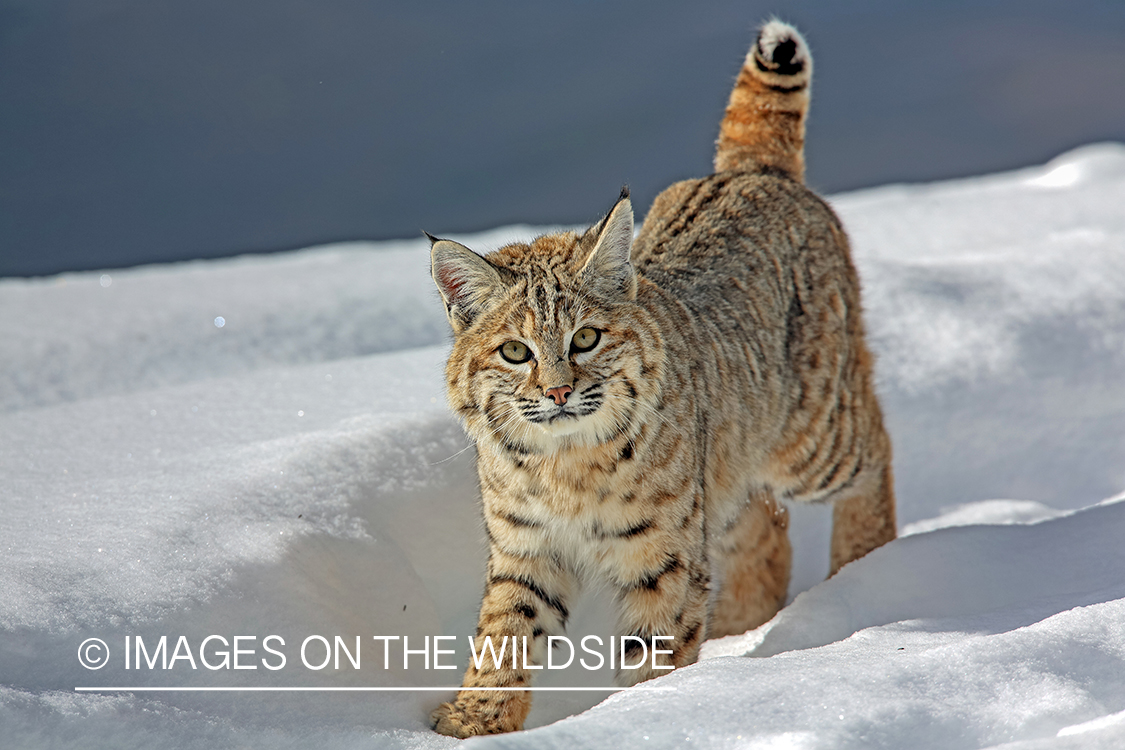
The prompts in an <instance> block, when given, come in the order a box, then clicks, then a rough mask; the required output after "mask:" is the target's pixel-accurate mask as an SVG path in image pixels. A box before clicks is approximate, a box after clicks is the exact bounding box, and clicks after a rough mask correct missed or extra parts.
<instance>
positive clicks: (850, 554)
mask: <svg viewBox="0 0 1125 750" xmlns="http://www.w3.org/2000/svg"><path fill="white" fill-rule="evenodd" d="M895 536H896V531H895V496H894V478H893V475H892V474H891V467H890V465H889V464H888V465H886V466H884V467H883V468H882V469H881V470H878V471H875V472H872V473H871V474H869V475H868V476H867V477H866V481H862V482H857V483H856V484H855V486H853V487H850V488H848V489H847V490H846V491H844V492H843V493H842V494H841V495H840V496H839V497H838V498H836V499H835V500H834V501H833V503H832V548H831V566H832V567H831V570H830V572H829V576H833V575H835V574H836V571H837V570H839V569H840V568H842V567H844V566H845V565H847V564H848V563H850V562H851V561H852V560H858V559H859V558H861V557H863V556H864V555H866V554H867V553H868V552H870V551H871V550H873V549H875V548H876V547H881V546H882V545H884V544H886V543H887V542H889V541H891V540H892V539H894V538H895Z"/></svg>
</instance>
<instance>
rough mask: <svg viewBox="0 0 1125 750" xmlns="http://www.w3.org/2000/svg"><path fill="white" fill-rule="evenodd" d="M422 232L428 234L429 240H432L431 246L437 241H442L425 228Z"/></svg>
mask: <svg viewBox="0 0 1125 750" xmlns="http://www.w3.org/2000/svg"><path fill="white" fill-rule="evenodd" d="M422 234H424V235H426V239H428V240H429V241H430V246H431V247H432V246H433V244H434V243H435V242H440V241H441V240H440V239H438V238H437V237H434V236H433V235H432V234H430V233H429V232H427V231H426V230H425V229H423V230H422Z"/></svg>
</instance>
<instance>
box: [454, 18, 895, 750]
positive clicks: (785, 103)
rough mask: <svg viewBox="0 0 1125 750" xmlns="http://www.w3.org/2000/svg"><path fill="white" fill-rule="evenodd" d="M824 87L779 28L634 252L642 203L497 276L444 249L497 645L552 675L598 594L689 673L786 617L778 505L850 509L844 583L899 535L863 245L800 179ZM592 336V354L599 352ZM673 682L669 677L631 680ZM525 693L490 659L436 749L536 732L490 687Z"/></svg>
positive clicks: (485, 263)
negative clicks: (864, 291)
mask: <svg viewBox="0 0 1125 750" xmlns="http://www.w3.org/2000/svg"><path fill="white" fill-rule="evenodd" d="M811 66H812V59H811V56H810V55H809V53H808V49H807V46H806V45H805V43H804V40H803V39H801V37H800V35H799V34H798V33H797V32H796V30H795V29H793V28H792V27H789V26H786V25H784V24H780V23H778V22H770V23H769V24H767V25H765V26H764V27H763V28H762V29H761V31H760V34H759V38H758V40H757V41H756V42H755V44H754V46H753V47H752V48H751V51H750V53H749V55H748V56H747V60H746V63H745V64H744V66H743V69H742V71H741V73H740V75H739V78H738V82H737V84H736V86H735V90H734V92H733V93H732V96H731V105H730V107H729V108H728V110H727V115H726V117H725V119H724V120H723V124H722V127H721V134H720V138H719V142H718V147H717V151H716V167H717V172H716V173H715V174H713V175H711V176H709V177H705V178H703V179H697V180H688V181H685V182H680V183H677V184H675V185H672V186H671V187H670V188H668V189H667V190H666V191H664V193H662V194H661V195H660V196H659V197H658V198H657V199H656V201H655V202H654V204H653V206H652V209H651V210H650V211H649V213H648V216H647V218H646V220H645V223H644V226H643V227H642V228H641V231H640V234H639V236H637V237H636V239H635V240H634V236H633V213H632V208H631V204H630V202H629V198H628V194H627V193H623V194H622V196H621V197H620V198H619V200H618V201H617V203H616V204H615V205H614V207H613V209H612V210H611V211H610V212H609V214H608V215H607V216H606V217H605V218H604V219H603V220H602V221H601V222H599V223H598V224H597V225H595V226H593V227H591V228H590V229H589V230H588V231H586V232H584V233H582V234H578V233H573V232H568V233H562V234H554V235H548V236H544V237H539V238H538V239H536V240H534V241H533V242H531V243H530V244H514V245H509V246H507V247H504V248H501V249H500V250H497V251H496V252H493V253H490V254H489V255H487V256H485V257H481V256H479V255H477V254H475V253H473V252H472V251H471V250H469V249H468V248H466V247H464V246H461V245H458V244H457V243H454V242H450V241H448V240H437V239H435V240H434V242H433V249H432V263H433V268H432V270H433V276H434V279H435V281H436V283H437V286H438V289H439V291H440V292H441V294H442V298H443V300H444V302H445V305H446V310H447V312H448V315H449V319H450V323H451V325H452V327H453V331H454V334H455V337H454V344H453V351H452V353H451V355H450V358H449V362H448V365H447V369H446V377H447V381H448V392H449V403H450V406H451V407H452V409H453V411H454V412H455V413H456V414H457V415H458V416H459V417H460V419H461V420H462V422H463V423H464V425H465V428H466V430H467V431H468V433H469V435H470V436H471V437H472V438H473V439H474V441H475V442H476V446H477V469H478V473H479V477H480V489H481V497H482V501H483V509H484V523H485V528H486V531H487V534H488V539H489V545H490V555H489V561H488V570H487V577H486V584H485V592H484V599H483V601H482V603H481V609H480V620H479V625H478V630H477V649H478V650H480V649H482V648H483V647H484V646H483V644H484V639H485V637H488V636H491V638H492V640H493V641H495V642H497V643H499V642H500V640H501V639H502V638H503V637H504V636H515V637H517V638H521V639H522V638H523V637H527V638H528V640H529V641H530V642H532V643H534V645H535V649H534V654H536V656H537V658H540V659H541V658H542V656H543V648H544V642H545V640H546V636H547V635H551V634H560V633H561V632H562V630H563V628H565V626H566V622H567V619H568V617H569V615H570V610H569V607H570V605H571V601H572V599H573V596H574V594H575V592H576V591H577V588H578V586H579V583H580V582H581V581H582V580H583V579H584V578H591V577H596V578H598V579H599V580H601V581H603V582H606V583H608V584H609V585H610V586H612V587H613V589H614V590H615V591H616V593H617V599H618V602H619V607H620V620H619V628H618V632H619V633H620V634H621V635H636V636H640V637H642V638H645V639H647V638H649V637H650V636H653V635H660V636H674V640H673V641H672V642H671V651H672V653H671V654H670V655H669V656H666V657H663V662H662V664H663V665H666V666H672V667H680V666H683V665H686V664H690V663H692V662H694V661H695V659H696V657H697V655H698V652H699V646H700V643H702V641H703V640H704V639H705V638H708V637H714V636H720V635H725V634H729V633H740V632H743V631H745V630H747V629H749V628H752V627H755V626H757V625H759V624H761V623H763V622H765V621H766V620H768V619H769V618H770V617H772V616H773V615H774V613H776V612H777V610H778V609H779V608H780V606H781V605H782V604H783V603H784V600H785V596H786V588H787V586H788V580H789V567H790V548H789V542H788V538H787V536H786V527H787V516H786V511H785V509H784V506H783V505H782V504H781V502H780V501H783V500H784V501H790V500H807V501H824V502H831V503H833V504H834V506H835V510H834V528H833V532H832V542H831V544H832V548H831V564H832V572H835V571H836V570H837V569H838V568H839V567H841V566H842V565H844V564H846V563H847V562H849V561H851V560H854V559H856V558H857V557H860V556H862V555H864V554H866V553H867V552H868V551H870V550H871V549H873V548H875V547H877V546H879V545H880V544H883V543H884V542H886V541H888V540H890V539H892V538H893V537H894V534H895V519H894V498H893V493H892V479H891V468H890V452H891V448H890V442H889V440H888V438H887V435H886V432H885V431H884V429H883V424H882V416H881V413H880V410H879V404H878V401H877V399H876V396H875V392H874V385H873V379H872V372H871V356H870V354H869V353H868V350H867V347H866V345H865V344H864V335H863V324H862V321H861V315H860V300H859V284H858V281H857V279H856V274H855V269H854V268H853V266H852V262H851V259H850V257H849V250H848V241H847V237H846V235H845V233H844V230H843V228H842V226H841V225H840V222H839V220H838V219H837V218H836V216H835V215H834V214H833V213H832V210H831V209H830V208H828V206H827V205H825V203H824V202H822V201H821V200H820V199H819V198H817V197H816V196H815V195H813V194H812V193H811V192H809V191H808V190H807V189H806V188H805V187H804V185H803V184H802V172H803V157H802V153H801V151H802V149H803V138H804V116H805V111H806V108H807V105H808V85H809V77H810V74H811ZM586 329H593V330H594V331H596V332H597V333H598V336H597V343H596V345H595V346H593V347H592V348H591V349H590V350H589V351H579V350H578V349H577V348H576V345H575V343H574V342H575V337H576V334H578V333H579V332H580V331H585V330H586ZM584 336H585V338H583V339H582V340H590V339H591V336H590V335H589V333H588V332H587V333H586V334H584ZM508 342H516V345H513V347H512V348H510V349H504V346H505V344H506V343H508ZM520 345H522V346H523V347H526V350H525V349H521V348H520ZM506 351H509V352H516V353H517V354H519V355H523V354H524V353H526V354H527V356H528V359H527V360H526V361H510V359H509V358H506V357H505V354H504V352H506ZM515 359H516V360H518V359H519V357H518V356H517V357H515ZM661 673H662V672H660V671H655V670H653V669H652V668H651V662H650V664H649V667H648V668H646V669H640V670H636V671H628V672H622V673H620V674H619V681H621V682H623V683H627V682H631V681H639V680H645V679H649V678H651V677H654V676H657V675H658V674H661ZM530 680H531V672H530V671H528V670H526V669H522V668H512V665H511V663H510V662H506V663H505V664H502V665H500V666H499V667H496V666H494V665H493V664H491V662H490V660H488V659H486V660H485V661H484V663H483V664H482V666H481V668H480V669H477V668H476V667H475V666H474V665H473V664H470V666H469V668H468V671H467V672H466V673H465V678H464V683H463V689H462V690H461V692H460V693H458V695H457V698H456V700H454V701H453V702H451V703H446V704H444V705H442V706H441V707H439V708H438V709H437V710H436V711H435V712H434V715H433V720H434V722H435V725H436V729H437V730H438V731H439V732H442V733H444V734H449V735H454V736H459V737H466V736H470V735H475V734H486V733H497V732H507V731H512V730H516V729H519V728H520V727H521V726H522V724H523V720H524V718H525V717H526V715H527V712H528V710H529V707H530V697H529V696H530V694H529V693H527V692H524V691H513V692H488V691H479V690H477V691H475V690H473V688H480V687H524V686H528V685H529V684H530Z"/></svg>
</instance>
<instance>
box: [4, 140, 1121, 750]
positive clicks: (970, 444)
mask: <svg viewBox="0 0 1125 750" xmlns="http://www.w3.org/2000/svg"><path fill="white" fill-rule="evenodd" d="M831 202H832V204H833V206H834V207H835V208H836V209H837V211H838V212H839V213H840V215H841V217H842V218H843V219H844V222H845V224H846V225H847V226H848V228H849V231H850V234H851V237H852V241H853V248H854V253H855V258H856V263H857V266H858V268H859V271H860V275H861V278H862V280H863V283H864V291H865V302H866V305H867V320H868V328H869V334H870V338H871V342H872V345H873V347H874V349H875V350H876V352H877V354H878V356H879V360H878V375H879V382H880V388H881V393H882V397H883V401H884V407H885V410H886V413H887V421H888V425H889V428H890V430H891V432H892V436H893V438H894V441H895V450H896V462H895V467H896V480H897V488H898V497H899V522H900V530H901V532H902V535H901V537H900V538H899V539H898V540H896V541H895V542H893V543H891V544H889V545H887V546H885V547H883V548H881V549H879V550H877V551H875V552H874V553H872V554H871V555H869V556H867V557H866V558H864V559H863V560H860V561H858V562H856V563H854V564H852V565H850V566H848V567H847V568H845V569H844V570H843V571H841V572H840V573H839V574H838V575H837V576H835V577H834V578H832V579H831V580H828V581H825V580H823V579H824V576H825V573H826V571H827V541H826V540H827V533H828V532H827V528H828V513H827V511H826V509H824V508H820V507H797V508H793V509H792V514H793V527H794V528H793V536H794V544H795V548H796V555H797V559H796V564H795V571H794V578H793V583H792V585H791V588H790V597H791V603H790V604H789V606H787V607H786V608H785V609H784V610H783V611H782V612H781V613H780V614H779V615H778V616H777V617H776V618H774V620H773V621H771V622H770V623H767V624H766V625H764V626H763V627H761V628H759V629H758V630H756V631H753V632H751V633H748V634H745V635H741V636H731V637H728V638H725V639H721V640H716V641H711V642H709V643H707V644H706V645H705V647H704V654H703V657H704V658H703V659H702V660H701V661H700V663H698V664H696V665H693V666H691V667H689V668H686V669H682V670H677V671H676V672H673V673H671V674H669V675H667V676H665V677H662V678H660V679H659V680H656V681H655V682H653V683H648V685H655V686H659V687H664V688H670V689H669V690H661V691H659V692H654V691H646V690H634V691H624V692H618V693H614V694H612V695H608V697H607V693H606V692H564V693H553V692H539V693H536V695H535V708H534V709H533V712H532V715H531V718H530V720H529V722H528V726H529V730H528V731H526V732H521V733H517V734H512V735H506V736H499V737H489V738H476V739H473V740H470V741H469V743H470V745H471V746H474V747H489V746H498V747H511V748H515V747H528V748H552V747H558V748H564V747H565V748H570V747H574V746H581V747H641V746H645V747H690V746H701V747H702V746H706V747H739V748H743V747H745V748H827V747H832V748H852V747H854V748H861V747H862V748H871V747H875V748H907V747H909V748H984V747H1004V748H1052V749H1054V748H1079V747H1081V748H1102V747H1104V748H1110V747H1114V748H1117V747H1122V746H1125V545H1122V544H1121V540H1122V539H1123V538H1125V494H1122V491H1123V490H1125V387H1123V386H1125V376H1123V375H1122V374H1121V373H1123V372H1125V210H1122V206H1125V146H1122V145H1117V144H1098V145H1092V146H1086V147H1083V148H1080V149H1077V150H1075V151H1072V152H1070V153H1067V154H1064V155H1062V156H1060V157H1058V158H1057V159H1055V160H1053V161H1052V162H1051V163H1049V164H1047V165H1045V166H1041V167H1034V168H1029V169H1026V170H1021V171H1018V172H1012V173H1007V174H998V175H991V176H986V177H980V178H975V179H969V180H959V181H953V182H945V183H937V184H932V185H920V186H887V187H883V188H877V189H873V190H866V191H862V192H857V193H852V194H846V195H839V196H834V197H833V198H832V199H831ZM539 231H541V230H538V229H535V228H530V227H509V228H505V229H499V230H495V231H493V232H490V233H487V234H484V235H477V236H470V237H457V238H456V239H458V240H460V241H463V242H465V243H466V244H469V245H470V246H471V247H475V248H478V249H482V250H487V249H491V248H495V247H497V246H499V245H500V244H503V243H504V242H506V241H509V240H511V239H513V238H516V237H528V236H531V235H533V234H535V233H537V232H539ZM426 245H427V243H426V242H425V241H424V240H422V239H418V240H410V241H400V242H386V243H375V244H371V243H351V244H346V245H334V246H329V247H323V248H311V249H309V250H304V251H299V252H295V253H288V254H284V255H277V256H265V257H244V258H238V259H233V260H222V261H210V262H200V263H188V264H179V265H171V266H153V267H146V268H138V269H127V270H114V269H107V270H104V271H101V272H96V273H83V274H64V275H62V276H58V277H53V278H46V279H32V280H23V279H0V477H3V479H2V480H0V511H2V513H3V515H2V517H3V523H2V524H0V554H2V555H3V564H2V565H0V737H2V738H4V739H3V741H2V742H0V745H2V746H3V747H5V748H7V747H12V748H25V747H26V748H45V747H63V748H65V747H113V748H133V747H136V748H142V747H143V748H148V747H152V746H154V745H159V746H164V747H169V748H213V747H226V746H238V747H246V748H259V747H261V748H265V747H270V748H308V747H317V748H323V749H324V750H334V749H335V748H366V747H379V748H382V747H404V748H427V749H428V748H446V747H452V746H453V745H456V744H458V742H457V741H456V740H451V739H449V738H444V737H439V736H437V735H435V734H433V733H432V732H431V731H430V730H429V728H428V724H427V722H426V716H427V714H428V711H429V710H430V709H431V708H432V707H433V706H435V705H436V704H437V703H438V702H440V701H441V700H445V699H447V698H448V697H449V696H450V695H452V691H438V692H424V691H401V692H363V691H344V690H337V689H338V688H362V687H371V686H378V687H415V688H417V687H442V686H450V685H456V684H457V683H458V681H459V678H460V671H461V670H460V667H461V666H463V665H464V664H465V663H466V661H467V659H468V649H467V647H466V638H465V636H466V635H468V634H470V633H472V632H473V628H474V625H475V622H474V619H475V611H476V607H477V605H478V603H479V601H478V599H479V596H480V591H481V585H482V575H483V564H484V556H485V546H484V540H483V533H482V530H481V526H480V522H479V517H478V511H477V508H476V484H475V477H474V474H473V469H472V454H471V450H470V449H469V446H468V444H467V442H466V440H465V438H464V437H463V435H462V433H461V431H460V429H459V428H458V426H457V425H456V423H455V422H454V420H453V419H452V418H451V417H450V416H449V414H448V413H447V410H446V407H445V404H444V395H443V391H442V388H443V378H442V364H443V360H444V357H445V352H446V339H447V336H448V334H447V325H446V323H445V320H444V316H443V313H442V310H441V305H440V302H439V300H438V298H437V295H436V293H435V292H434V291H433V289H432V285H431V282H430V280H429V278H428V263H427V260H428V259H427V248H426ZM1107 498H1108V499H1107ZM606 598H607V595H606V594H605V592H598V591H593V592H590V593H589V595H588V596H586V597H585V599H586V601H585V606H584V605H583V604H581V603H580V604H579V606H578V607H577V608H576V614H575V618H574V620H573V622H572V623H571V625H570V628H569V631H568V635H570V637H571V638H572V639H573V640H575V642H577V641H578V640H579V639H580V638H581V637H582V636H584V635H586V634H602V635H603V636H605V635H608V634H609V633H610V632H612V630H611V628H610V621H609V619H608V613H607V606H606ZM162 635H164V636H167V637H168V643H167V648H168V652H167V653H168V655H169V656H171V655H172V654H173V649H174V648H176V644H177V641H178V640H179V639H180V637H181V636H183V641H184V644H183V648H184V649H185V651H182V652H181V651H176V652H175V653H176V654H178V655H180V656H181V657H183V656H184V654H185V653H190V654H191V658H192V659H193V660H194V661H196V662H197V663H198V662H199V661H200V660H201V658H202V657H203V656H204V654H203V653H202V652H204V651H205V652H206V654H205V656H206V658H208V659H210V660H211V663H212V664H215V663H217V662H218V661H219V660H220V658H221V657H220V655H219V651H221V650H222V646H221V642H220V641H215V640H212V641H211V642H210V644H211V645H210V646H208V647H207V648H206V649H204V648H203V647H202V643H203V641H204V639H206V638H207V637H208V636H212V635H217V636H221V637H222V638H224V639H225V640H226V641H227V642H228V644H229V647H228V648H227V649H226V650H227V651H231V652H233V647H234V645H235V641H234V638H235V637H236V636H238V637H241V638H242V640H241V641H239V643H241V646H240V648H241V649H242V650H243V653H242V654H241V663H240V666H243V667H245V666H255V667H257V668H256V669H238V670H235V669H233V668H228V669H217V670H211V669H209V668H207V667H205V666H204V665H203V664H198V666H197V667H196V668H195V669H193V668H192V665H191V664H190V663H189V662H188V660H187V659H186V658H181V659H180V660H177V661H174V662H173V663H172V665H171V668H170V669H167V670H165V669H161V668H160V666H159V665H157V666H156V667H155V668H153V669H148V668H141V669H136V668H131V669H129V670H126V669H125V664H124V646H125V642H126V641H125V638H126V637H129V638H131V639H132V640H131V641H130V643H132V644H134V645H135V642H136V638H137V637H138V636H139V637H140V638H142V639H143V642H144V644H145V647H146V653H149V654H150V655H151V654H152V652H153V650H154V646H155V645H156V643H157V642H158V640H159V638H160V636H162ZM269 635H278V636H281V637H282V638H283V639H284V644H285V646H284V648H283V649H282V650H283V652H284V653H285V655H286V657H287V661H286V666H285V667H284V668H283V669H279V670H273V669H270V668H269V661H270V659H272V657H270V654H269V652H267V651H265V650H264V645H265V644H264V639H265V638H266V636H269ZM312 635H320V636H322V637H325V638H326V639H327V640H328V641H329V642H330V643H332V642H333V641H334V639H335V637H336V636H340V637H341V638H342V640H343V642H344V643H345V644H346V645H349V646H351V645H352V644H354V640H355V637H356V636H360V637H361V639H362V642H363V645H362V648H363V651H362V667H361V668H360V669H355V668H353V667H352V666H351V664H350V663H348V662H347V660H346V658H343V657H342V658H341V664H340V666H339V668H337V667H336V666H335V665H334V664H330V665H329V666H327V667H325V668H324V669H311V668H308V667H306V666H304V664H303V663H302V661H301V655H300V654H301V643H302V642H303V641H304V640H305V639H306V638H308V637H309V636H312ZM376 635H380V636H399V639H400V640H398V641H389V642H388V653H389V654H390V656H391V658H390V660H389V663H388V666H389V668H388V669H384V668H383V646H382V645H381V643H380V642H378V641H373V640H372V636H376ZM439 635H446V636H455V637H456V639H457V641H456V644H455V647H456V653H455V655H452V656H450V655H444V656H442V657H441V659H442V660H443V663H445V662H448V663H450V664H455V665H456V666H457V668H456V669H452V670H439V669H433V668H431V669H424V668H422V665H421V661H422V659H423V657H422V656H421V655H420V654H418V655H414V656H411V657H410V658H411V660H412V661H411V667H410V668H409V669H405V670H404V669H403V668H402V663H401V658H402V651H401V648H400V646H399V644H401V643H402V639H403V638H409V639H410V648H411V649H420V648H421V645H420V644H422V643H423V640H424V639H426V638H427V637H429V638H430V640H431V641H432V640H433V638H434V637H435V636H439ZM88 638H100V639H102V640H103V641H104V642H105V643H106V644H107V646H108V648H109V651H110V657H109V659H108V665H107V666H105V667H104V668H102V669H98V670H88V669H85V668H84V667H83V666H82V665H81V664H80V663H79V662H78V659H77V656H78V650H79V646H80V644H82V643H83V642H84V641H86V639H88ZM275 643H276V642H275ZM445 647H446V648H454V643H453V642H449V643H448V644H446V646H445ZM317 648H319V649H320V650H319V651H317ZM248 650H249V651H252V653H249V652H248ZM131 655H135V654H131ZM308 655H309V661H310V662H312V663H314V665H315V663H316V662H319V661H320V660H321V659H322V658H323V657H324V656H325V655H326V654H325V652H324V650H323V646H321V645H320V644H319V642H316V641H313V642H312V643H311V645H309V650H308ZM747 657H749V658H747ZM232 658H233V654H232ZM133 666H136V664H135V660H134V665H133ZM431 666H433V665H431ZM604 672H605V670H602V671H601V672H588V671H585V670H582V669H573V668H572V669H570V670H567V671H566V672H565V673H551V674H545V675H544V678H543V679H542V680H541V684H542V685H544V686H560V685H572V686H588V687H603V686H606V685H608V684H609V677H608V675H607V674H605V673H604ZM114 686H118V687H121V686H124V687H134V688H153V687H194V688H204V687H227V688H261V687H272V688H278V687H302V688H309V687H311V688H318V689H320V691H318V692H309V691H292V692H279V691H273V692H252V691H230V692H208V691H200V692H158V691H147V690H133V691H124V692H115V691H106V692H96V691H78V690H75V688H77V687H103V688H104V687H114ZM329 688H331V689H332V690H328V689H329Z"/></svg>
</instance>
